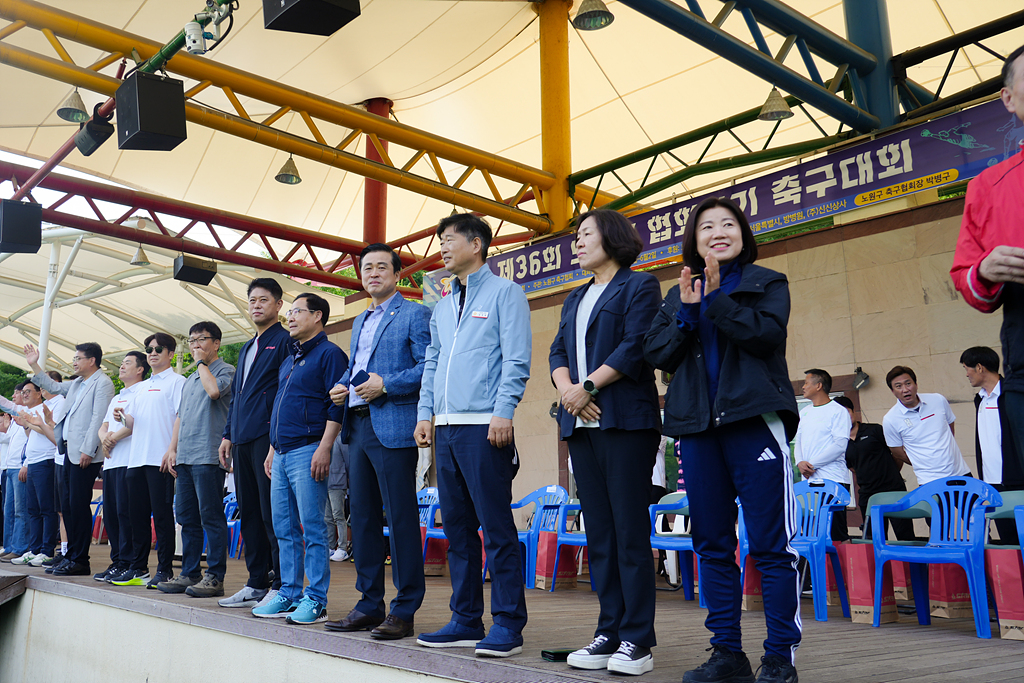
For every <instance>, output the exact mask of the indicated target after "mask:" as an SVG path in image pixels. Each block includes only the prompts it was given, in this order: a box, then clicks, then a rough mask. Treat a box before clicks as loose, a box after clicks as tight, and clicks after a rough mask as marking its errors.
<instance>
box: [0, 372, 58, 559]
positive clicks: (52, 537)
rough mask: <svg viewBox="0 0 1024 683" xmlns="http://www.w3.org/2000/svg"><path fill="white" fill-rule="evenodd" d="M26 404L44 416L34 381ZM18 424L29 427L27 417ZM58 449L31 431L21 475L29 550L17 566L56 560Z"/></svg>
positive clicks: (26, 390)
mask: <svg viewBox="0 0 1024 683" xmlns="http://www.w3.org/2000/svg"><path fill="white" fill-rule="evenodd" d="M21 398H22V401H23V405H24V406H25V407H26V408H27V409H28V410H29V412H31V413H32V414H33V415H38V416H40V417H43V416H44V411H43V394H42V392H41V391H40V389H39V387H38V386H36V385H35V384H33V383H32V382H26V383H25V385H24V388H22V390H21ZM15 421H16V422H17V423H18V424H20V425H22V426H27V425H28V424H29V423H28V422H27V421H25V420H24V418H21V417H17V418H15ZM56 454H57V448H56V446H54V444H53V442H52V441H50V439H48V438H47V437H46V436H45V435H44V434H43V433H42V432H40V431H37V430H34V429H30V430H29V431H28V439H27V440H26V441H25V443H24V445H23V447H22V451H21V455H20V459H21V472H20V473H19V475H18V476H19V478H21V477H22V475H24V479H23V481H25V483H26V492H27V494H28V496H27V497H28V504H27V506H26V507H27V510H28V525H27V527H26V529H27V531H28V551H26V552H25V553H24V554H23V555H22V556H21V557H19V558H16V559H14V560H11V562H12V563H13V564H31V565H32V566H34V567H41V566H42V565H43V562H46V561H47V560H50V559H53V553H54V547H55V546H56V545H57V539H58V535H57V524H58V521H57V510H56V508H55V507H54V495H53V493H54V463H53V460H54V456H56Z"/></svg>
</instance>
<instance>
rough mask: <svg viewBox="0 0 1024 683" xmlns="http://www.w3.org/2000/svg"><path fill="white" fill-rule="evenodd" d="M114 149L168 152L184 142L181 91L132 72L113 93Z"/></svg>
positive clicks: (177, 84) (172, 81)
mask: <svg viewBox="0 0 1024 683" xmlns="http://www.w3.org/2000/svg"><path fill="white" fill-rule="evenodd" d="M114 102H115V104H116V106H117V148H118V149H152V150H161V151H168V150H172V149H174V148H175V147H177V146H178V145H180V144H181V143H182V142H184V141H185V87H184V85H183V84H182V82H181V81H179V80H176V79H174V78H164V77H162V76H157V75H156V74H148V73H143V72H141V71H136V72H135V73H133V74H132V75H131V76H129V77H128V78H126V79H125V80H124V82H123V83H122V84H121V85H119V86H118V88H117V92H115V93H114Z"/></svg>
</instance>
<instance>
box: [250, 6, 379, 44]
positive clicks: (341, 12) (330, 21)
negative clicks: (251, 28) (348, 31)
mask: <svg viewBox="0 0 1024 683" xmlns="http://www.w3.org/2000/svg"><path fill="white" fill-rule="evenodd" d="M358 16H359V0H263V26H264V27H265V28H269V29H271V30H273V31H291V32H292V33H309V34H312V35H314V36H329V35H331V34H332V33H334V32H335V31H337V30H338V29H339V28H341V27H342V26H344V25H345V24H347V23H348V22H350V21H352V20H353V19H355V18H356V17H358Z"/></svg>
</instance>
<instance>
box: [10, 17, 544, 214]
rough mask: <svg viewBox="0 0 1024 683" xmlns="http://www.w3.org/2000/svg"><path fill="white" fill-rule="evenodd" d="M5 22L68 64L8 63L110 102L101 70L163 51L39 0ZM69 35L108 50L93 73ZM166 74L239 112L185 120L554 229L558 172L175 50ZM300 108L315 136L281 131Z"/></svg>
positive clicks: (14, 55) (47, 60)
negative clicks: (340, 134) (528, 198)
mask: <svg viewBox="0 0 1024 683" xmlns="http://www.w3.org/2000/svg"><path fill="white" fill-rule="evenodd" d="M0 17H3V18H5V19H8V20H10V21H11V22H13V23H11V24H10V25H8V26H6V27H4V28H3V29H0V41H2V40H3V39H4V38H6V37H8V36H10V35H11V34H13V33H15V32H16V31H19V30H22V29H24V28H26V27H29V28H33V29H37V30H39V31H41V32H42V33H43V35H44V36H45V37H46V39H47V41H48V42H49V43H50V45H51V46H52V47H53V48H54V51H55V52H56V54H57V57H58V58H59V59H54V58H52V57H48V56H45V55H40V54H38V53H35V52H32V51H29V50H24V49H21V48H18V47H16V46H12V45H9V44H4V43H2V42H0V63H5V64H8V65H11V66H14V67H16V68H21V69H25V70H27V71H31V72H34V73H38V74H40V75H44V76H47V77H49V78H53V79H56V80H59V81H63V82H65V83H69V84H71V85H75V86H77V87H80V88H85V89H88V90H92V91H94V92H97V93H100V94H103V95H107V96H112V95H113V93H114V91H115V90H116V89H117V86H118V85H119V84H120V81H118V80H117V79H115V78H111V77H109V76H105V75H102V74H100V73H99V71H100V70H101V69H103V68H105V67H106V66H109V65H110V64H113V63H114V62H116V61H118V60H120V59H122V58H124V56H125V55H131V54H132V52H133V50H134V51H136V52H137V53H138V54H139V55H140V56H141V57H142V58H143V59H151V58H152V57H153V56H154V55H155V54H157V53H158V52H159V51H160V50H161V47H162V46H161V45H160V44H159V43H156V42H154V41H151V40H148V39H145V38H142V37H140V36H136V35H132V34H130V33H126V32H124V31H118V30H116V29H113V28H110V27H107V26H104V25H102V24H99V23H97V22H92V21H89V20H87V19H85V18H82V17H78V16H76V15H73V14H70V13H67V12H62V11H59V10H56V9H53V8H50V7H47V6H45V5H42V4H40V3H36V2H32V1H31V0H0ZM61 39H66V40H71V41H74V42H78V43H81V44H83V45H86V46H89V47H92V48H96V49H99V50H102V51H104V52H106V53H108V54H107V55H106V56H105V57H103V58H102V59H100V60H98V61H97V62H95V63H94V64H91V65H89V66H87V67H84V66H78V65H76V64H74V62H73V60H72V58H71V56H70V55H69V54H68V52H67V50H66V49H65V48H64V46H63V45H62V44H61V42H60V41H61ZM166 69H167V71H169V72H171V73H174V74H177V75H179V76H182V77H185V78H189V79H192V80H195V81H198V84H197V85H196V86H194V87H192V88H191V89H189V90H188V91H187V92H186V93H185V95H186V99H189V98H193V97H195V96H196V95H198V94H199V93H201V92H203V91H204V90H206V89H207V88H211V87H212V88H218V89H220V90H221V91H222V92H223V93H224V95H225V96H226V97H227V99H228V101H229V102H231V104H232V106H233V108H234V109H235V113H234V114H232V113H228V112H223V111H219V110H216V109H213V108H211V107H207V106H204V105H201V104H198V103H195V102H191V101H189V102H187V103H186V118H187V119H188V120H189V121H191V122H193V123H197V124H199V125H203V126H206V127H209V128H213V129H215V130H219V131H222V132H225V133H228V134H231V135H236V136H238V137H242V138H245V139H249V140H253V141H255V142H258V143H260V144H263V145H266V146H269V147H273V148H275V149H278V150H281V151H284V152H288V153H289V154H294V155H296V156H301V157H305V158H307V159H310V160H313V161H317V162H320V163H325V164H327V165H330V166H334V167H336V168H340V169H343V170H345V171H349V172H352V173H355V174H357V175H361V176H365V177H367V178H371V179H374V180H379V181H381V182H385V183H388V184H390V185H394V186H396V187H401V188H404V189H407V190H410V191H412V192H416V193H418V194H421V195H424V196H427V197H431V198H434V199H438V200H441V201H444V202H446V203H450V204H453V205H455V206H461V207H463V208H465V209H467V210H470V211H477V212H480V213H482V214H484V215H487V216H493V217H495V218H498V219H500V220H503V221H507V222H509V223H514V224H516V225H521V226H523V227H525V228H528V229H530V230H533V231H535V232H538V233H545V232H549V231H550V230H551V221H550V220H549V219H548V217H547V216H546V215H545V213H546V211H545V209H544V201H543V198H544V196H545V194H544V193H545V192H546V191H548V190H549V189H550V188H552V187H553V186H554V185H555V177H554V175H553V174H552V173H549V172H546V171H543V170H540V169H537V168H533V167H530V166H527V165H525V164H521V163H519V162H516V161H513V160H510V159H506V158H504V157H500V156H498V155H495V154H490V153H487V152H483V151H481V150H477V149H474V148H472V147H469V146H467V145H462V144H460V143H457V142H454V141H452V140H448V139H446V138H442V137H440V136H436V135H432V134H430V133H426V132H424V131H420V130H417V129H415V128H412V127H410V126H405V125H402V124H400V123H397V122H394V121H391V120H388V119H385V118H382V117H379V116H376V115H373V114H370V113H369V112H366V111H364V110H362V109H359V108H357V107H351V106H348V105H344V104H341V103H338V102H334V101H332V100H328V99H326V98H323V97H319V96H317V95H313V94H311V93H308V92H305V91H301V90H298V89H296V88H291V87H288V86H285V85H282V84H280V83H277V82H275V81H272V80H270V79H266V78H262V77H259V76H255V75H253V74H249V73H246V72H243V71H240V70H238V69H234V68H231V67H227V66H224V65H221V64H218V63H217V62H214V61H211V60H208V59H204V58H201V57H196V56H193V55H190V54H184V53H178V54H176V55H175V56H174V57H172V58H171V59H170V61H168V62H167V63H166ZM241 97H246V98H251V99H252V100H255V101H258V102H262V103H265V104H266V105H267V106H268V108H269V109H273V110H275V111H274V113H273V114H271V115H270V116H268V117H266V118H264V119H263V120H261V121H257V120H255V119H253V117H252V116H250V114H249V113H248V112H247V111H246V109H245V107H243V105H242V103H241V101H240V98H241ZM250 108H252V105H250ZM292 111H294V112H297V113H298V114H299V115H300V116H301V118H302V120H303V122H304V123H305V124H306V127H307V128H308V131H309V136H308V137H303V136H299V135H295V134H292V133H289V132H287V131H284V130H281V129H278V128H274V125H275V124H276V123H278V122H279V121H280V120H281V118H282V117H283V116H285V114H287V113H289V112H292ZM317 120H319V121H322V122H327V123H329V124H333V125H337V126H341V127H343V128H345V129H347V130H349V132H348V133H347V134H346V135H345V136H344V138H343V139H342V140H341V141H340V142H338V143H337V144H332V143H329V142H328V141H327V140H326V138H325V137H324V135H323V134H322V133H321V132H320V127H319V126H318V125H317ZM364 134H365V135H366V136H367V137H368V139H369V141H370V143H371V144H372V145H373V147H374V148H375V149H376V151H377V152H378V154H379V155H380V157H381V159H382V161H381V162H375V161H371V160H369V159H366V158H364V157H361V156H358V155H356V154H354V153H352V152H350V151H347V150H348V149H349V148H351V147H353V146H354V145H355V144H356V142H357V141H358V139H359V138H360V137H361V136H362V135H364ZM384 140H386V141H388V142H389V143H390V146H391V147H390V149H385V147H384V144H383V143H382V141H384ZM396 146H397V147H402V148H405V149H406V150H408V151H409V152H410V153H411V156H410V157H409V158H408V159H407V160H405V161H404V163H402V162H400V161H395V160H393V159H392V156H393V155H394V154H395V151H396V150H395V147H396ZM442 162H446V163H447V164H449V165H450V164H455V165H457V166H458V167H460V168H461V169H462V170H461V171H457V178H455V180H454V181H452V180H449V178H448V176H447V175H446V174H445V172H444V170H443V168H442ZM449 175H452V176H453V177H454V175H455V174H452V173H451V167H450V166H449ZM474 175H477V176H479V177H481V178H482V179H483V181H484V183H485V184H486V187H487V188H488V190H489V192H490V194H491V195H492V196H491V197H488V196H484V195H480V194H476V193H473V192H470V191H468V190H466V189H464V186H465V185H466V183H467V181H469V180H470V178H471V177H473V176H474ZM499 183H500V184H501V185H503V186H507V188H508V189H506V193H508V192H509V190H511V194H512V196H513V200H512V201H510V202H507V203H506V201H505V199H504V195H503V194H502V192H501V189H499ZM528 191H532V192H533V194H534V196H535V200H536V202H537V205H538V209H539V213H531V212H529V211H525V210H523V209H520V208H519V207H518V204H519V201H518V199H519V198H520V197H522V196H523V195H524V194H525V193H526V192H528Z"/></svg>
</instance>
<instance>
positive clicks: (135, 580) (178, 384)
mask: <svg viewBox="0 0 1024 683" xmlns="http://www.w3.org/2000/svg"><path fill="white" fill-rule="evenodd" d="M176 348H177V342H175V341H174V337H172V336H171V335H169V334H165V333H163V332H156V333H155V334H151V335H149V336H148V337H146V349H145V350H146V360H147V361H148V362H149V367H150V368H151V369H152V371H153V375H152V376H151V377H150V378H149V379H147V380H146V381H144V382H142V383H140V384H139V388H138V389H136V390H135V395H134V396H133V397H132V400H131V405H130V406H129V408H128V410H127V411H126V410H115V411H114V419H115V420H119V419H120V418H121V417H123V418H124V426H125V428H126V429H128V430H131V433H132V442H131V446H132V447H131V451H130V454H129V456H128V471H127V473H126V474H125V479H126V481H127V483H128V486H127V489H128V510H129V514H130V516H131V526H132V557H131V558H130V560H129V561H130V563H131V564H130V567H129V568H128V569H127V570H125V571H124V572H122V573H121V574H119V575H118V576H115V577H112V578H111V581H110V583H112V584H114V585H115V586H143V585H144V586H146V587H147V588H152V589H153V590H156V586H157V584H158V583H160V582H162V581H168V580H170V578H171V577H172V576H173V575H174V574H173V569H172V567H171V562H172V561H173V559H174V548H175V539H174V477H172V476H171V475H170V473H168V472H161V471H160V464H161V463H162V462H163V458H164V454H166V453H167V449H168V448H169V447H170V445H171V433H172V431H173V429H174V421H175V419H177V417H178V406H179V405H180V404H181V390H182V387H183V386H184V385H185V378H184V377H182V376H181V375H179V374H177V373H175V372H174V369H173V368H172V367H171V359H172V358H174V351H175V349H176ZM150 514H152V516H153V524H154V526H155V527H156V542H157V568H156V574H154V575H153V576H152V577H150V575H149V551H150V546H151V544H152V535H151V534H150V527H149V517H150Z"/></svg>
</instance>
